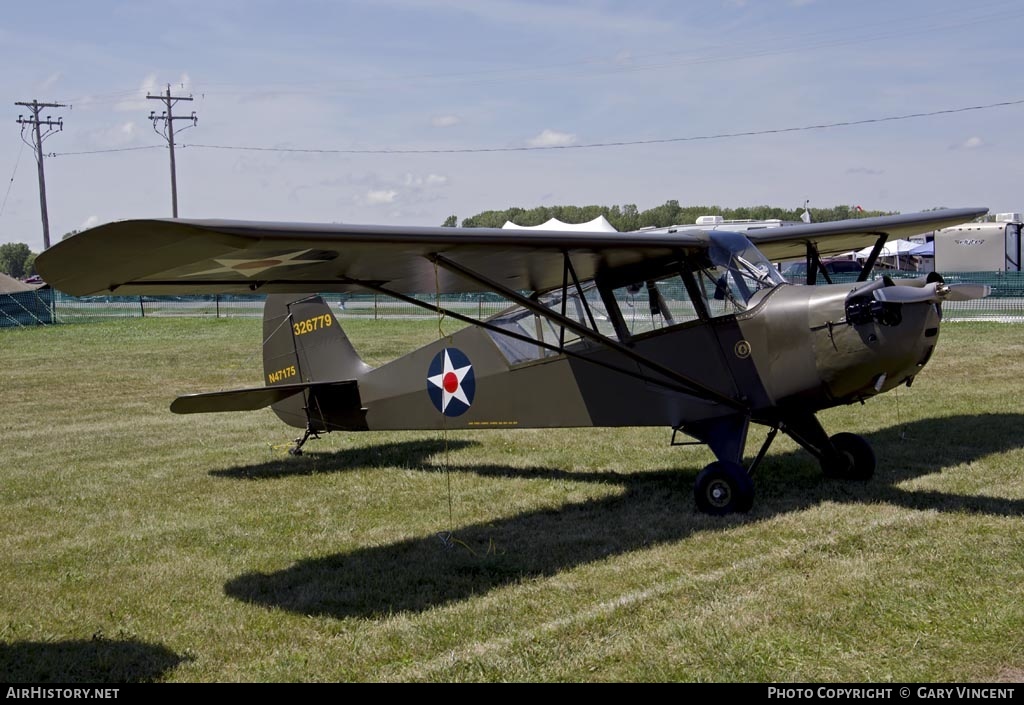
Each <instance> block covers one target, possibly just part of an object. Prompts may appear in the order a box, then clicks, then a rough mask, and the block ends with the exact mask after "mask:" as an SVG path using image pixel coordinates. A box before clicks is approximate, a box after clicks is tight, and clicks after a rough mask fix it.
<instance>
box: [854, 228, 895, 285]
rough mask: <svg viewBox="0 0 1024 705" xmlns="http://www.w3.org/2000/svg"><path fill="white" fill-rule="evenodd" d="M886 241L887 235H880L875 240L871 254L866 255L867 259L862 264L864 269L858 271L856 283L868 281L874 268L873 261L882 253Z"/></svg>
mask: <svg viewBox="0 0 1024 705" xmlns="http://www.w3.org/2000/svg"><path fill="white" fill-rule="evenodd" d="M888 239H889V234H888V233H880V234H879V235H878V239H877V240H875V246H874V247H872V248H871V254H870V255H868V259H867V261H866V262H865V263H864V268H863V269H861V270H860V276H859V277H857V281H859V282H866V281H867V280H868V275H869V274H871V270H872V269H874V268H875V260H877V259H878V255H880V254H881V253H882V248H883V247H885V241H886V240H888Z"/></svg>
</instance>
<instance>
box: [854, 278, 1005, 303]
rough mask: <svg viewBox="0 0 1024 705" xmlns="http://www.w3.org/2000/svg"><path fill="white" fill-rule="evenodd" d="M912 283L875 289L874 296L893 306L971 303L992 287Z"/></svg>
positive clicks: (987, 293)
mask: <svg viewBox="0 0 1024 705" xmlns="http://www.w3.org/2000/svg"><path fill="white" fill-rule="evenodd" d="M917 284H918V282H914V284H912V285H911V286H902V285H899V284H896V285H893V286H886V287H882V288H880V289H875V291H874V295H875V299H876V300H877V301H885V302H887V303H895V304H914V303H924V302H927V301H933V302H935V303H940V302H942V301H971V300H972V299H981V298H984V297H986V296H988V295H989V294H991V293H992V287H990V286H989V285H988V284H943V283H942V282H937V281H936V282H931V283H930V284H925V285H924V286H919V285H917Z"/></svg>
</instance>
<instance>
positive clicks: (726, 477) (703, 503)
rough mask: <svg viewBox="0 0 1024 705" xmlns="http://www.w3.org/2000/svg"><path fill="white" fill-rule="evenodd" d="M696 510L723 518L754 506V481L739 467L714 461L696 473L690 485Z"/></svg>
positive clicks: (722, 461)
mask: <svg viewBox="0 0 1024 705" xmlns="http://www.w3.org/2000/svg"><path fill="white" fill-rule="evenodd" d="M693 496H694V499H696V500H697V509H699V510H701V511H702V512H704V513H705V514H712V515H714V516H724V515H726V514H732V513H733V512H749V511H750V508H751V507H752V506H754V480H753V479H752V478H751V477H750V475H748V474H747V471H746V470H745V469H744V468H743V466H742V465H738V464H736V463H732V462H729V461H727V460H718V461H716V462H714V463H711V464H710V465H708V466H707V467H706V468H704V469H703V470H701V471H700V474H699V475H697V481H696V483H694V486H693Z"/></svg>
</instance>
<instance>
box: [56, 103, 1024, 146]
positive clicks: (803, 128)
mask: <svg viewBox="0 0 1024 705" xmlns="http://www.w3.org/2000/svg"><path fill="white" fill-rule="evenodd" d="M1021 104H1024V99H1020V100H1010V101H1003V102H999V103H989V104H987V105H971V106H968V107H964V108H948V109H944V110H933V111H930V112H923V113H909V114H906V115H891V116H888V117H879V118H865V119H863V120H844V121H840V122H831V123H823V124H819V125H802V126H799V127H780V128H774V129H764V130H747V131H742V132H722V133H718V134H711V135H693V136H688V137H665V138H653V139H642V140H617V141H614V142H589V143H586V144H566V145H538V146H534V147H531V146H524V147H463V148H453V149H398V148H379V149H329V148H298V147H254V146H240V145H222V144H199V143H193V144H180V145H178V146H179V147H181V148H183V149H185V148H196V149H220V150H237V151H248V152H285V153H301V154H473V153H481V152H483V153H486V152H540V151H550V150H556V149H561V150H565V149H600V148H606V147H629V146H636V145H647V144H665V143H671V142H697V141H702V140H717V139H732V138H736V137H756V136H759V135H773V134H782V133H788V132H807V131H811V130H826V129H830V128H835V127H853V126H857V125H870V124H876V123H884V122H895V121H898V120H912V119H918V118H926V117H936V116H940V115H951V114H954V113H963V112H969V111H974V110H989V109H992V108H1005V107H1010V106H1014V105H1021ZM175 119H177V118H175ZM163 148H164V147H163V145H147V146H142V147H118V148H111V149H92V150H86V151H80V152H50V153H48V154H47V156H49V157H68V156H78V155H83V154H109V153H116V152H132V151H137V150H142V149H163Z"/></svg>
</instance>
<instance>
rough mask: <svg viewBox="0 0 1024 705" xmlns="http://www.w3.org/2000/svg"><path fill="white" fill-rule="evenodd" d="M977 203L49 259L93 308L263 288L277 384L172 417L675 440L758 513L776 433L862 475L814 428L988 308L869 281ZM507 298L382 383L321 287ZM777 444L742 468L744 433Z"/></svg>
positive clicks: (52, 252)
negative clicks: (849, 265) (859, 267)
mask: <svg viewBox="0 0 1024 705" xmlns="http://www.w3.org/2000/svg"><path fill="white" fill-rule="evenodd" d="M986 212H987V209H984V208H963V209H947V210H937V211H930V212H924V213H915V214H905V215H896V216H883V217H877V218H861V219H856V220H846V221H840V222H832V223H807V224H794V225H786V226H782V227H776V228H770V229H761V230H748V231H746V232H725V231H722V230H706V231H701V230H692V229H687V230H685V231H684V230H682V229H681V230H678V231H674V230H669V231H668V232H659V233H648V232H643V231H640V232H624V233H616V232H611V233H609V232H571V231H570V232H566V231H554V230H551V231H535V230H519V229H517V230H503V229H484V228H480V229H476V228H472V229H470V228H466V229H463V228H444V227H419V228H417V227H395V226H360V225H326V224H322V225H321V224H301V223H267V222H247V221H229V220H134V221H122V222H114V223H109V224H106V225H102V226H100V227H97V228H93V229H91V230H88V231H85V232H82V233H79V234H77V235H74V236H72V237H70V238H68V239H67V240H65V241H63V242H60V243H58V244H57V245H56V246H54V247H53V248H51V249H49V250H47V251H46V252H44V253H43V254H41V255H40V256H39V258H38V259H37V261H36V267H37V270H38V271H39V273H40V274H41V275H42V276H43V278H44V279H45V280H46V281H47V282H48V283H49V284H50V285H51V286H53V287H54V288H57V289H60V290H62V291H65V292H67V293H69V294H74V295H90V294H113V295H135V294H152V295H161V294H185V293H193V294H203V293H244V294H252V293H263V294H267V298H266V304H265V309H264V316H263V338H264V345H263V371H264V382H265V385H264V386H262V387H258V388H252V389H238V390H232V391H223V392H213V393H201V394H190V395H187V396H182V397H179V398H178V399H176V400H175V401H174V402H173V403H172V404H171V410H172V411H174V412H177V413H184V414H187V413H194V412H213V411H245V410H255V409H260V408H264V407H267V406H270V407H271V408H272V409H273V411H274V412H275V413H276V414H277V416H278V417H280V419H281V420H282V421H284V422H285V423H287V424H290V425H292V426H295V427H297V428H300V429H303V431H304V433H303V435H302V436H301V437H300V438H298V439H296V442H295V446H294V447H293V448H292V452H293V453H295V454H299V453H301V449H302V446H303V444H304V443H306V441H307V440H308V439H309V438H310V437H317V436H318V435H319V434H321V433H324V432H329V431H375V430H381V429H441V428H447V429H493V428H501V429H508V428H554V427H589V426H595V427H598V426H604V427H608V426H665V427H667V428H670V429H672V431H673V433H672V442H673V443H675V441H676V437H677V434H683V436H684V437H689V438H691V439H695V440H696V441H697V442H701V443H705V444H707V445H708V446H709V447H710V449H711V450H712V451H713V453H714V455H715V457H716V458H717V459H716V460H715V462H713V463H711V464H710V465H708V466H707V467H706V468H704V469H703V470H702V471H701V472H700V473H699V475H698V476H697V479H696V483H695V489H694V494H695V498H696V503H697V507H698V508H699V509H700V510H701V511H703V512H707V513H710V514H728V513H731V512H745V511H748V510H749V509H750V508H751V506H752V503H753V499H754V482H753V476H754V473H755V471H756V470H757V467H758V465H759V464H760V462H761V461H762V459H763V458H764V455H765V453H766V452H767V450H768V447H769V445H770V444H771V442H772V441H773V439H774V438H775V437H776V435H777V433H778V432H779V431H782V432H783V433H785V434H787V435H789V436H790V437H791V438H793V440H795V441H796V442H797V443H798V444H799V445H801V446H802V447H803V448H805V449H806V450H808V451H809V452H810V453H811V454H812V455H813V456H814V457H815V458H816V459H817V460H818V462H819V463H820V464H821V467H822V470H823V471H824V473H825V474H826V475H828V476H830V477H836V478H843V479H853V480H867V479H869V478H870V477H871V476H872V474H873V473H874V470H875V456H874V452H873V451H872V449H871V447H870V446H869V445H868V443H867V442H866V441H865V440H864V439H863V438H861V437H860V436H857V435H854V434H852V433H847V432H843V431H840V432H839V433H835V434H834V435H829V433H827V432H826V431H825V429H824V428H822V426H821V424H820V423H819V422H818V420H817V418H816V416H815V414H816V413H817V412H818V411H820V410H822V409H827V408H830V407H834V406H838V405H842V404H851V403H854V402H861V401H864V400H866V399H869V398H870V397H873V396H875V395H877V394H881V393H884V392H887V391H889V390H891V389H893V388H894V387H896V386H898V385H903V384H905V385H908V386H909V385H910V384H911V383H912V382H913V381H914V378H915V377H916V376H917V375H918V374H919V373H920V372H921V369H922V368H923V367H924V366H925V365H926V364H927V362H928V360H929V358H930V357H931V356H932V353H933V351H934V349H935V345H936V343H937V342H938V338H939V323H940V319H941V318H942V308H941V305H942V302H943V301H955V300H964V299H972V298H979V297H982V296H985V295H987V294H988V290H987V288H986V287H983V286H979V285H957V284H952V285H947V284H945V283H944V282H943V279H942V277H941V276H940V275H938V274H929V275H928V276H927V277H922V278H919V279H914V280H899V281H894V280H892V279H890V278H888V277H885V276H883V277H881V278H877V279H874V280H871V281H869V280H868V277H869V273H870V272H871V270H872V268H873V265H874V262H875V259H876V258H877V256H878V254H879V253H880V252H881V250H882V247H883V246H884V245H885V243H886V241H887V240H890V239H897V238H905V237H907V236H909V235H913V234H917V233H921V232H925V231H928V230H934V229H936V228H943V227H947V226H951V225H955V224H958V223H963V222H966V221H970V220H972V219H974V218H976V217H978V216H980V215H983V214H985V213H986ZM866 245H873V256H869V258H868V260H867V266H865V268H864V270H863V272H862V273H861V275H860V278H859V280H858V281H857V282H854V283H846V284H831V283H830V284H823V285H820V286H800V285H795V284H791V283H788V282H787V281H786V280H784V279H783V277H782V276H781V275H780V274H779V272H778V271H777V270H776V268H775V267H774V266H773V264H772V262H773V261H782V260H791V259H796V258H802V259H805V261H806V263H807V272H808V275H807V281H806V282H805V283H807V284H812V283H815V280H816V279H817V275H818V273H820V274H821V275H822V276H823V277H825V278H826V279H827V280H828V281H831V280H829V279H828V273H827V271H826V268H825V267H824V266H823V264H822V258H823V257H825V256H828V255H835V254H837V253H841V252H847V251H850V250H857V249H860V248H863V247H865V246H866ZM325 292H376V293H378V294H384V295H388V296H392V297H395V298H396V299H399V300H401V301H406V302H408V303H410V304H415V305H417V306H422V307H424V308H426V309H429V310H431V311H435V312H436V311H438V307H439V305H438V304H435V302H434V301H424V300H421V298H416V297H414V296H413V294H425V293H430V294H433V293H435V292H436V293H439V294H450V293H457V292H493V293H497V294H500V295H502V296H503V297H505V298H506V299H507V300H508V302H509V304H510V307H509V308H507V309H506V310H504V311H503V312H501V313H499V314H496V315H494V316H492V317H491V318H489V319H486V320H476V319H473V318H470V317H467V316H464V315H462V314H460V313H459V312H458V311H453V310H447V309H445V308H444V307H440V308H441V311H442V312H443V313H444V314H445V315H447V316H448V317H450V318H453V319H457V320H459V321H462V322H465V323H467V324H471V325H468V326H467V327H465V328H462V329H461V330H459V331H457V332H455V333H453V334H451V335H450V336H447V337H445V338H442V339H439V340H437V341H436V342H434V343H431V344H429V345H427V346H426V347H423V348H421V349H419V350H416V351H414V352H411V353H409V354H408V355H406V356H404V357H401V358H399V359H397V360H394V361H393V362H390V363H388V364H385V365H382V366H380V367H377V368H372V367H370V366H369V365H367V364H366V363H364V362H363V361H362V360H361V359H360V358H359V356H358V355H357V353H356V351H355V349H354V348H353V346H352V344H351V343H350V342H349V340H348V338H347V336H346V335H345V333H344V331H343V330H342V328H341V326H340V325H339V324H338V320H337V319H336V318H335V316H334V314H333V313H332V311H331V308H330V307H329V306H328V305H327V304H326V303H325V302H324V299H323V298H321V296H320V295H319V294H321V293H325ZM752 423H754V424H760V425H763V426H765V427H767V428H768V429H769V432H768V434H767V436H766V440H765V442H764V443H763V445H762V446H761V447H760V449H759V450H758V451H757V452H756V454H754V456H753V458H752V459H750V460H744V456H745V453H746V445H747V435H748V429H749V427H750V424H752Z"/></svg>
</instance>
